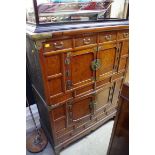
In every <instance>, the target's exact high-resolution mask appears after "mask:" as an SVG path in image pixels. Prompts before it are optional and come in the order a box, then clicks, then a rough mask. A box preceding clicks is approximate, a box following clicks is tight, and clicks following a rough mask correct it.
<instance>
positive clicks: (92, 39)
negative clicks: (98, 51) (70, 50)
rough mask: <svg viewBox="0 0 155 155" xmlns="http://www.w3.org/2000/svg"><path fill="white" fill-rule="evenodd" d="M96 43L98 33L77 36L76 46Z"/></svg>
mask: <svg viewBox="0 0 155 155" xmlns="http://www.w3.org/2000/svg"><path fill="white" fill-rule="evenodd" d="M96 43H97V37H96V35H92V36H80V37H77V38H75V47H79V46H85V45H90V44H96Z"/></svg>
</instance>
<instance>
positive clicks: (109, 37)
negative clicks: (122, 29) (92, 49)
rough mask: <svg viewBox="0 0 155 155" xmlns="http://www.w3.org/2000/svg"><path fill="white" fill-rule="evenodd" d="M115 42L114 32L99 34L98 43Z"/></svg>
mask: <svg viewBox="0 0 155 155" xmlns="http://www.w3.org/2000/svg"><path fill="white" fill-rule="evenodd" d="M109 41H116V31H108V32H103V33H100V34H99V43H103V42H109Z"/></svg>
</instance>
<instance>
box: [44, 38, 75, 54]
mask: <svg viewBox="0 0 155 155" xmlns="http://www.w3.org/2000/svg"><path fill="white" fill-rule="evenodd" d="M43 48H44V52H50V51H56V50H63V49H70V48H72V39H65V40H56V41H49V42H46V43H44V44H43Z"/></svg>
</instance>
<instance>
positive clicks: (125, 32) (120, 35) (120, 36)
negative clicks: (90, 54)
mask: <svg viewBox="0 0 155 155" xmlns="http://www.w3.org/2000/svg"><path fill="white" fill-rule="evenodd" d="M128 38H129V30H122V31H119V32H118V39H119V40H120V39H128Z"/></svg>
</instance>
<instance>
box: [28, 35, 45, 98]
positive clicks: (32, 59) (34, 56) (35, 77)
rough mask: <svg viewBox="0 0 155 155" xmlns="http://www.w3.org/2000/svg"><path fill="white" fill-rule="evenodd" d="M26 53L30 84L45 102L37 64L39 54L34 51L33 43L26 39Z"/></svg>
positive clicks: (39, 69)
mask: <svg viewBox="0 0 155 155" xmlns="http://www.w3.org/2000/svg"><path fill="white" fill-rule="evenodd" d="M26 53H27V54H26V55H27V64H28V70H29V73H30V78H31V82H32V84H33V85H34V86H35V88H36V89H37V91H38V92H39V94H41V96H42V97H43V99H44V100H45V94H44V87H43V80H42V73H41V67H40V63H39V53H38V51H37V50H36V49H35V47H34V44H33V41H32V40H30V39H29V38H28V37H27V38H26Z"/></svg>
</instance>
